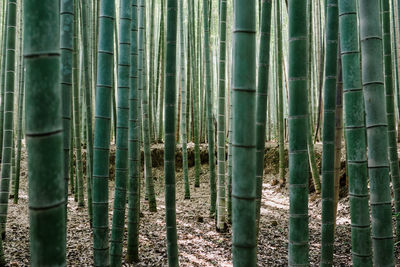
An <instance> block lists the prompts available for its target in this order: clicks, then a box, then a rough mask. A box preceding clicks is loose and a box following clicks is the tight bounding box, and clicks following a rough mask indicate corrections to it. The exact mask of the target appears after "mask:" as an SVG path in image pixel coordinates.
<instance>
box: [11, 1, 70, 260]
mask: <svg viewBox="0 0 400 267" xmlns="http://www.w3.org/2000/svg"><path fill="white" fill-rule="evenodd" d="M9 2H10V3H12V4H10V18H12V17H13V16H12V15H11V14H12V13H13V12H12V10H13V9H14V8H15V6H16V5H15V3H16V2H15V1H14V0H10V1H9ZM59 4H60V2H59V1H52V0H40V1H32V0H30V1H28V0H26V1H24V9H25V12H24V21H25V30H24V31H25V34H24V58H25V64H26V87H27V90H26V140H27V151H28V177H29V217H30V254H31V255H30V265H31V266H66V218H65V217H66V211H65V201H66V199H65V191H64V190H65V189H66V188H65V181H64V172H63V168H64V161H63V122H62V107H61V105H62V104H61V86H60V6H59ZM9 36H12V34H10V35H9ZM43 77H46V79H43ZM6 102H7V101H6ZM43 185H46V186H43Z"/></svg>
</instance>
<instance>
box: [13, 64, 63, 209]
mask: <svg viewBox="0 0 400 267" xmlns="http://www.w3.org/2000/svg"><path fill="white" fill-rule="evenodd" d="M24 70H25V66H24V63H23V62H22V66H21V74H20V81H19V96H18V120H17V122H18V124H17V158H16V165H15V169H16V174H15V188H14V204H18V198H19V178H20V173H21V141H22V114H23V110H24V91H25V86H24V76H25V71H24ZM66 185H67V187H66V188H68V184H66ZM67 192H68V191H67Z"/></svg>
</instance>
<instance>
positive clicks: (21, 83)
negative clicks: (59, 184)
mask: <svg viewBox="0 0 400 267" xmlns="http://www.w3.org/2000/svg"><path fill="white" fill-rule="evenodd" d="M19 12H20V19H19V23H20V31H19V42H20V43H19V53H20V54H19V57H20V59H19V66H18V70H19V72H18V113H17V128H16V135H17V148H16V149H17V152H16V153H17V154H16V163H15V167H14V168H15V179H14V188H13V189H14V191H13V195H14V204H17V203H18V198H19V194H18V193H19V178H20V171H21V170H20V167H21V139H22V114H23V113H22V112H23V104H24V102H23V101H24V89H25V88H24V74H25V65H24V57H23V54H24V53H23V39H22V38H23V5H20V7H19Z"/></svg>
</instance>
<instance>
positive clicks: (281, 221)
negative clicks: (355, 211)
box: [3, 145, 400, 266]
mask: <svg viewBox="0 0 400 267" xmlns="http://www.w3.org/2000/svg"><path fill="white" fill-rule="evenodd" d="M189 147H190V148H189V151H190V150H192V147H191V146H189ZM206 149H207V148H206V146H202V149H201V150H202V162H203V163H206V162H207V161H208V157H207V153H206ZM316 150H317V158H319V155H318V148H317V149H316ZM112 151H113V150H112ZM277 151H278V148H277V147H276V145H270V146H268V145H267V152H266V162H267V163H268V164H266V169H265V173H266V175H265V176H264V183H263V199H262V209H261V222H260V235H259V242H258V263H259V266H287V263H288V259H287V246H288V241H287V240H288V212H289V197H288V192H287V189H286V188H285V187H283V188H282V187H280V186H279V185H275V186H273V185H272V184H273V181H275V180H276V176H277V175H276V174H277V171H278V170H277V164H276V163H277V158H279V157H276V153H277ZM152 154H153V166H154V167H153V175H154V179H155V186H156V194H157V208H158V212H157V213H151V212H149V210H148V202H147V201H145V200H144V199H142V200H141V207H142V210H141V212H142V215H143V216H142V217H141V224H140V239H139V240H140V251H139V255H140V262H139V263H138V264H136V265H131V266H167V256H166V237H165V223H164V216H165V202H164V187H163V168H162V164H161V162H162V160H161V159H162V154H163V152H162V146H161V145H156V146H155V147H153V149H152ZM156 155H158V156H156ZM191 157H192V156H191V152H189V165H190V166H191V167H190V168H189V175H190V176H189V177H190V178H193V177H194V168H193V167H192V166H193V165H194V164H193V161H190V158H191ZM83 158H85V157H83ZM111 158H112V157H111ZM177 158H179V149H178V153H177ZM21 164H22V167H21V188H20V199H19V203H18V204H13V202H12V200H10V202H9V210H8V223H7V236H6V239H5V241H3V246H4V249H5V257H6V260H7V262H8V263H9V264H10V266H29V214H28V196H27V171H26V154H25V152H24V153H23V159H22V162H21ZM111 164H112V168H113V167H114V166H113V162H112V160H111ZM177 165H178V168H177V172H176V180H177V197H176V199H177V227H178V238H179V257H180V259H179V260H180V265H181V266H232V257H231V249H230V247H231V228H230V227H229V228H228V232H226V233H218V232H217V231H216V229H215V222H214V219H213V218H210V217H209V202H210V199H209V197H208V196H209V187H208V170H207V169H208V165H206V164H204V165H202V168H201V177H200V181H201V186H200V188H195V187H194V181H193V179H190V183H191V187H190V189H191V199H190V200H184V186H183V174H182V169H181V168H180V167H179V166H180V164H179V163H178V164H177ZM111 173H112V170H111ZM343 176H345V175H343ZM343 179H345V178H343ZM113 186H114V182H113V181H110V183H109V190H110V202H109V219H110V226H111V217H112V203H113V195H114V192H113V191H114V189H113ZM142 186H143V185H142ZM142 190H143V188H142ZM311 191H312V190H311ZM343 191H344V192H345V191H347V190H343ZM142 195H144V194H142ZM342 195H343V196H342V198H341V200H340V202H339V207H338V219H337V231H336V239H335V250H334V253H335V255H334V260H335V266H351V232H350V215H349V203H348V202H349V201H348V197H347V196H345V195H346V194H342ZM309 214H310V215H309V218H310V219H309V222H310V224H309V228H310V263H311V266H317V265H319V258H320V239H321V236H320V232H321V200H320V196H319V195H316V194H315V193H313V192H312V193H311V194H310V202H309ZM67 230H68V232H67V235H68V236H67V240H68V242H67V264H68V266H92V265H93V260H92V257H93V252H92V234H91V230H90V227H89V220H88V216H87V208H86V207H85V208H78V206H77V203H76V202H75V201H74V199H73V196H72V195H70V196H69V199H68V228H67ZM124 242H125V245H124V255H125V254H126V233H125V240H124ZM398 252H399V251H398V250H397V251H396V256H397V263H400V260H399V257H398V256H399V253H398ZM124 266H129V265H127V264H125V265H124Z"/></svg>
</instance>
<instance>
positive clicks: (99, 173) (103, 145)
mask: <svg viewBox="0 0 400 267" xmlns="http://www.w3.org/2000/svg"><path fill="white" fill-rule="evenodd" d="M99 8H100V10H99V14H98V15H99V27H98V28H99V29H98V31H99V35H98V36H99V38H98V45H97V71H96V73H97V74H96V78H97V84H96V102H95V103H96V107H95V122H94V124H95V125H94V146H93V249H94V251H93V256H94V266H104V265H106V266H108V265H109V251H108V232H109V229H108V179H109V152H110V131H111V92H112V86H113V65H112V62H113V54H114V49H113V46H114V42H113V35H114V14H115V11H114V10H115V2H114V1H113V0H100V7H99Z"/></svg>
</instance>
